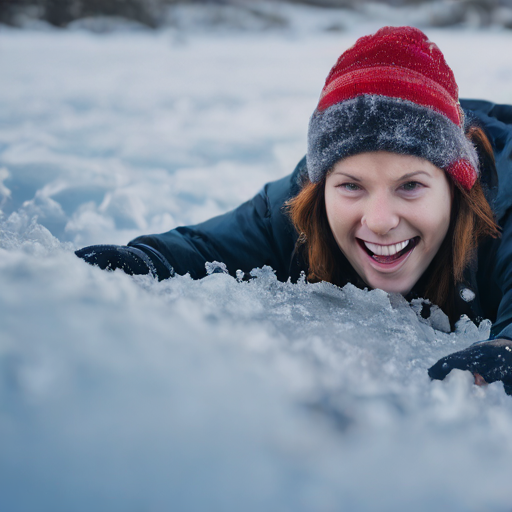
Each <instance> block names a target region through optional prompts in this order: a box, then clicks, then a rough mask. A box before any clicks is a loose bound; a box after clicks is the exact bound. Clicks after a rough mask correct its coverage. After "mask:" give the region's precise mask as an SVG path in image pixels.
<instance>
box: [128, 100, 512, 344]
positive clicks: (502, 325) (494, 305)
mask: <svg viewBox="0 0 512 512" xmlns="http://www.w3.org/2000/svg"><path fill="white" fill-rule="evenodd" d="M461 105H462V107H463V108H464V110H465V112H466V115H467V116H469V117H473V119H474V120H476V122H477V123H478V124H480V125H481V126H482V127H483V128H484V130H485V131H486V133H487V135H488V137H489V139H490V141H491V144H492V146H493V149H494V154H495V159H496V166H497V171H498V175H499V187H498V184H497V181H496V179H495V177H494V176H490V175H488V174H489V173H487V175H483V176H481V181H482V182H483V184H484V186H485V189H486V193H487V197H488V200H489V202H490V203H491V206H492V207H493V210H494V212H495V214H496V218H497V220H498V222H499V224H500V225H501V226H502V228H503V236H502V238H501V239H497V240H496V239H490V240H487V241H485V242H484V243H482V244H481V246H480V248H479V251H478V261H477V265H476V266H475V268H472V269H470V270H468V272H467V273H466V275H465V279H466V283H465V284H464V287H465V288H470V289H471V290H473V291H474V292H475V299H474V300H472V301H471V302H466V301H464V300H462V298H461V297H457V299H456V300H457V301H458V304H457V305H456V308H457V311H458V312H460V313H461V314H462V313H465V314H467V315H468V316H469V317H470V318H472V319H474V320H478V319H481V318H489V319H490V320H492V321H493V324H494V325H493V330H492V335H493V336H496V337H497V336H498V335H499V337H507V338H508V339H512V215H510V211H511V208H510V207H511V206H512V106H508V105H496V104H493V103H490V102H486V101H480V100H461ZM306 172H307V169H306V162H305V158H304V159H303V160H302V161H301V162H300V163H299V164H298V166H297V167H296V169H295V171H294V172H293V173H292V174H290V175H289V176H286V177H285V178H282V179H280V180H278V181H274V182H272V183H268V184H266V185H265V186H264V187H263V188H262V190H261V191H260V192H259V193H258V194H256V196H255V197H253V198H252V199H251V200H250V201H247V202H246V203H244V204H242V205H241V206H239V207H238V208H236V209H235V210H233V211H231V212H229V213H226V214H224V215H221V216H219V217H215V218H213V219H210V220H208V221H206V222H203V223H201V224H198V225H196V226H187V227H179V228H176V229H173V230H171V231H169V232H167V233H163V234H159V235H144V236H140V237H138V238H136V239H135V240H132V241H131V242H130V243H129V246H130V247H133V248H137V249H140V250H142V251H143V252H144V253H145V254H146V255H148V256H149V257H150V259H151V260H152V261H153V262H154V263H155V267H156V268H157V269H158V268H162V264H163V266H165V267H167V268H168V265H171V266H172V267H173V268H174V270H175V271H176V272H177V273H178V274H185V273H187V272H188V273H190V275H191V276H192V277H193V278H195V279H198V278H201V277H204V276H205V275H206V270H205V262H208V261H210V262H211V261H218V262H223V263H225V264H226V266H227V269H228V271H229V273H230V274H232V275H235V273H236V271H237V270H242V271H243V272H250V271H251V270H252V269H253V268H255V267H262V266H263V265H269V266H271V267H272V268H273V269H274V270H275V272H276V275H277V278H278V279H279V280H281V281H286V280H287V279H288V278H291V279H292V281H295V280H296V279H297V278H298V277H299V276H300V273H301V271H306V272H307V265H306V263H305V261H304V259H303V258H302V257H301V254H300V253H297V252H296V251H295V245H296V241H297V232H296V231H295V229H294V227H293V226H292V224H291V222H290V220H289V219H288V217H287V216H286V213H285V212H284V210H283V205H284V204H285V203H286V201H287V200H288V199H290V198H291V197H293V196H295V195H296V194H297V193H298V192H299V190H300V183H301V178H302V177H303V175H304V174H305V173H306ZM340 265H342V269H343V272H342V274H343V275H344V276H345V277H346V282H352V283H354V284H360V279H359V278H358V276H357V274H356V273H355V272H354V270H353V268H352V267H351V265H350V264H349V263H348V261H347V260H346V259H345V258H344V257H343V255H342V254H341V252H340ZM466 296H467V294H466ZM509 325H510V327H509Z"/></svg>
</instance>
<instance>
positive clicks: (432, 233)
mask: <svg viewBox="0 0 512 512" xmlns="http://www.w3.org/2000/svg"><path fill="white" fill-rule="evenodd" d="M450 211H451V204H450V202H448V203H444V204H439V205H436V206H434V205H429V207H428V208H425V209H422V210H421V211H419V212H417V214H416V215H415V217H416V221H415V223H416V226H417V228H418V229H419V230H420V231H421V232H422V234H423V237H424V239H425V242H427V245H429V246H432V247H433V246H436V247H437V248H439V246H440V245H441V242H442V241H443V240H444V238H445V236H446V233H447V232H448V228H449V226H450Z"/></svg>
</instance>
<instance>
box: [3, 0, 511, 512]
mask: <svg viewBox="0 0 512 512" xmlns="http://www.w3.org/2000/svg"><path fill="white" fill-rule="evenodd" d="M209 9H210V10H209ZM211 9H212V8H211V7H204V8H203V9H202V10H201V9H199V8H197V6H196V8H195V9H192V10H191V9H190V8H188V10H187V9H186V8H183V9H182V10H181V11H180V13H181V14H180V16H181V18H179V20H180V23H179V24H177V25H176V26H168V27H166V28H161V29H159V30H157V31H149V30H147V29H144V28H142V27H140V26H137V25H134V24H123V23H120V22H115V23H113V22H112V20H105V19H96V20H94V19H93V20H87V21H86V22H81V23H80V22H77V23H75V24H71V25H72V26H71V27H70V28H68V29H66V30H61V29H54V28H49V26H47V25H45V24H44V23H42V22H33V23H31V24H29V25H30V26H29V27H28V28H25V29H24V30H19V29H14V28H7V27H6V26H1V28H0V72H1V74H0V209H1V212H0V510H2V511H3V510H5V511H9V512H18V511H19V512H31V511H38V512H39V511H48V512H50V511H51V512H59V511H70V510H72V511H87V512H90V511H92V510H97V511H169V510H177V511H204V510H208V511H241V510H243V511H263V510H265V511H270V512H272V511H279V512H280V511H294V512H299V511H315V512H316V511H319V512H323V511H326V512H327V511H341V510H350V511H356V512H357V511H375V510H379V511H381V512H383V511H395V512H396V511H410V510H414V511H420V512H421V511H431V510H450V511H461V512H462V511H475V512H477V511H496V512H501V511H503V512H505V511H507V512H509V511H510V510H511V509H512V486H511V485H510V482H511V478H512V398H511V397H508V396H506V395H505V393H504V391H503V386H502V385H501V383H495V384H492V385H489V386H486V387H476V386H474V385H473V379H472V377H471V375H469V374H466V373H464V372H459V371H456V372H452V374H451V375H450V376H449V378H448V379H446V380H445V381H443V382H430V380H429V378H428V376H427V373H426V370H427V368H428V367H429V366H430V365H432V364H433V363H434V362H435V361H437V359H438V358H440V357H442V356H444V355H446V354H448V353H450V352H453V351H455V350H459V349H462V348H464V347H466V346H468V345H469V344H471V343H473V342H475V341H478V340H481V339H485V338H486V337H487V336H488V333H489V323H488V322H485V321H484V322H482V323H481V324H480V326H475V325H474V324H472V323H471V322H469V321H464V320H462V321H461V322H460V323H459V325H458V330H457V332H456V333H452V334H446V333H444V332H442V331H441V330H436V329H435V328H440V327H442V325H443V318H440V315H439V317H438V318H435V322H434V323H433V325H432V324H431V323H428V322H426V321H424V320H421V319H419V317H418V316H417V314H416V312H415V307H414V305H413V307H411V306H409V305H408V304H406V303H404V301H403V300H399V298H398V297H389V296H387V295H386V294H385V293H383V292H380V291H372V292H366V291H361V290H357V289H355V288H353V287H346V288H344V289H343V290H340V289H337V288H335V287H333V286H331V285H328V284H326V283H321V284H315V285H307V284H305V283H298V284H296V285H292V284H289V283H280V282H278V281H276V279H275V277H274V275H273V273H272V271H271V270H270V269H262V270H256V271H255V272H254V276H255V278H254V279H253V280H252V281H249V282H240V283H239V282H237V281H236V280H235V279H233V278H231V277H229V276H228V275H224V274H212V275H210V276H208V277H207V278H205V279H203V280H201V281H192V280H191V279H190V278H189V277H188V276H179V277H176V278H174V279H171V280H168V281H164V282H161V283H158V282H156V281H154V280H152V279H150V278H149V277H147V276H143V277H136V278H133V277H130V276H127V275H125V274H123V273H122V272H113V273H112V272H110V273H108V272H104V271H101V270H99V269H97V268H94V267H91V266H89V265H87V264H85V263H84V262H83V261H81V260H79V259H78V258H76V257H75V256H74V254H73V250H74V249H76V248H80V247H83V246H84V245H88V244H97V243H119V244H123V243H127V242H128V241H129V240H130V239H131V238H133V237H135V236H137V235H139V234H144V233H151V232H161V231H165V230H168V229H171V228H173V227H175V226H178V225H181V224H188V223H195V222H198V221H201V220H204V219H207V218H209V217H211V216H213V215H217V214H219V213H222V212H225V211H227V210H229V209H231V208H233V207H235V206H237V205H238V204H239V203H241V202H242V201H244V200H246V199H248V198H250V197H251V196H252V195H253V194H255V193H256V192H257V191H258V190H259V188H261V186H262V185H263V184H264V183H265V182H267V181H269V180H273V179H277V178H280V177H282V176H284V175H286V174H288V173H289V172H291V171H292V170H293V167H294V166H295V164H296V163H297V162H298V161H299V160H300V158H301V157H302V156H303V154H304V152H305V147H306V129H307V122H308V118H309V115H310V114H311V112H312V111H313V109H314V107H315V104H316V102H317V99H318V95H319V92H320V90H321V87H322V85H323V81H324V79H325V77H326V75H327V73H328V71H329V69H330V67H331V66H332V64H333V63H334V62H335V60H336V58H337V57H338V55H339V54H340V53H341V52H342V51H343V50H345V49H346V48H348V47H349V46H350V45H352V44H353V43H354V41H355V39H356V38H357V37H359V36H361V35H364V34H367V33H371V32H373V31H375V30H376V29H377V28H378V27H379V26H381V25H382V24H385V23H390V22H391V23H392V22H393V20H390V19H388V18H386V12H380V11H379V12H378V13H376V14H375V15H374V16H373V17H371V16H365V17H363V16H360V15H356V14H354V13H352V14H350V13H343V12H342V11H328V10H318V9H313V8H311V7H300V6H295V7H293V8H292V7H290V6H281V7H279V9H281V11H280V13H281V14H280V15H281V16H287V19H288V20H289V23H288V24H287V26H286V27H273V28H269V27H268V26H262V25H261V24H260V25H258V19H259V18H251V17H250V16H248V15H241V14H240V12H237V11H226V12H227V13H228V14H225V15H224V18H225V19H224V18H223V19H224V21H223V22H222V23H221V24H220V25H219V24H212V23H211V16H212V11H211ZM394 18H395V19H394V23H395V24H396V23H402V22H403V21H405V22H414V19H413V20H412V21H411V20H410V17H409V18H407V19H405V20H401V19H398V20H397V19H396V16H395V15H394ZM84 27H86V28H87V29H86V28H84ZM91 30H93V31H91ZM426 32H427V34H428V35H429V37H430V38H431V39H432V40H433V41H435V42H436V43H437V44H438V45H439V46H440V48H441V49H442V50H443V52H444V53H445V55H446V58H447V60H448V62H449V64H450V65H451V66H452V68H453V69H454V72H455V75H456V77H457V79H458V82H459V86H460V90H461V96H462V97H473V98H483V99H490V100H493V101H496V102H503V103H512V87H511V83H512V60H511V59H510V58H509V55H510V54H511V52H512V32H509V31H507V30H505V29H503V28H499V27H496V26H491V27H489V28H486V29H476V28H471V26H461V27H458V28H455V29H450V30H449V31H443V30H441V29H428V30H426Z"/></svg>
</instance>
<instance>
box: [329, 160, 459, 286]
mask: <svg viewBox="0 0 512 512" xmlns="http://www.w3.org/2000/svg"><path fill="white" fill-rule="evenodd" d="M451 204H452V190H451V187H450V183H449V182H448V178H447V176H446V174H445V172H444V171H443V170H441V169H439V168H438V167H436V166H435V165H433V164H432V163H430V162H429V161H427V160H424V159H422V158H419V157H416V156H409V155H398V154H395V153H388V152H384V151H378V152H371V153H361V154H359V155H354V156H351V157H348V158H345V159H343V160H340V161H339V162H338V163H337V164H336V165H335V166H334V167H333V169H332V171H331V172H330V173H329V174H328V176H327V178H326V183H325V207H326V211H327V218H328V220H329V225H330V227H331V230H332V233H333V235H334V238H335V240H336V242H337V243H338V246H339V248H340V249H341V251H342V252H343V254H344V255H345V256H346V257H347V259H348V261H349V262H350V264H351V265H352V266H353V267H354V269H355V270H356V271H357V273H358V274H359V275H360V276H361V278H362V279H363V280H364V281H365V283H366V284H368V286H370V287H371V288H380V289H382V290H385V291H387V292H398V293H402V294H407V293H408V292H409V291H410V290H411V288H412V287H413V286H414V285H415V284H416V282H417V281H418V279H419V278H420V277H421V275H422V274H423V272H425V270H426V269H427V267H428V266H429V264H430V262H431V261H432V259H433V258H434V256H435V255H436V253H437V251H438V250H439V247H440V246H441V243H442V241H443V240H444V237H445V236H446V233H447V231H448V227H449V224H450V211H451Z"/></svg>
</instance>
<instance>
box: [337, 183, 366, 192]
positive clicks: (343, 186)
mask: <svg viewBox="0 0 512 512" xmlns="http://www.w3.org/2000/svg"><path fill="white" fill-rule="evenodd" d="M338 187H339V188H341V189H344V190H346V191H348V192H357V191H359V190H361V187H360V186H359V185H356V184H355V183H342V184H341V185H338Z"/></svg>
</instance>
